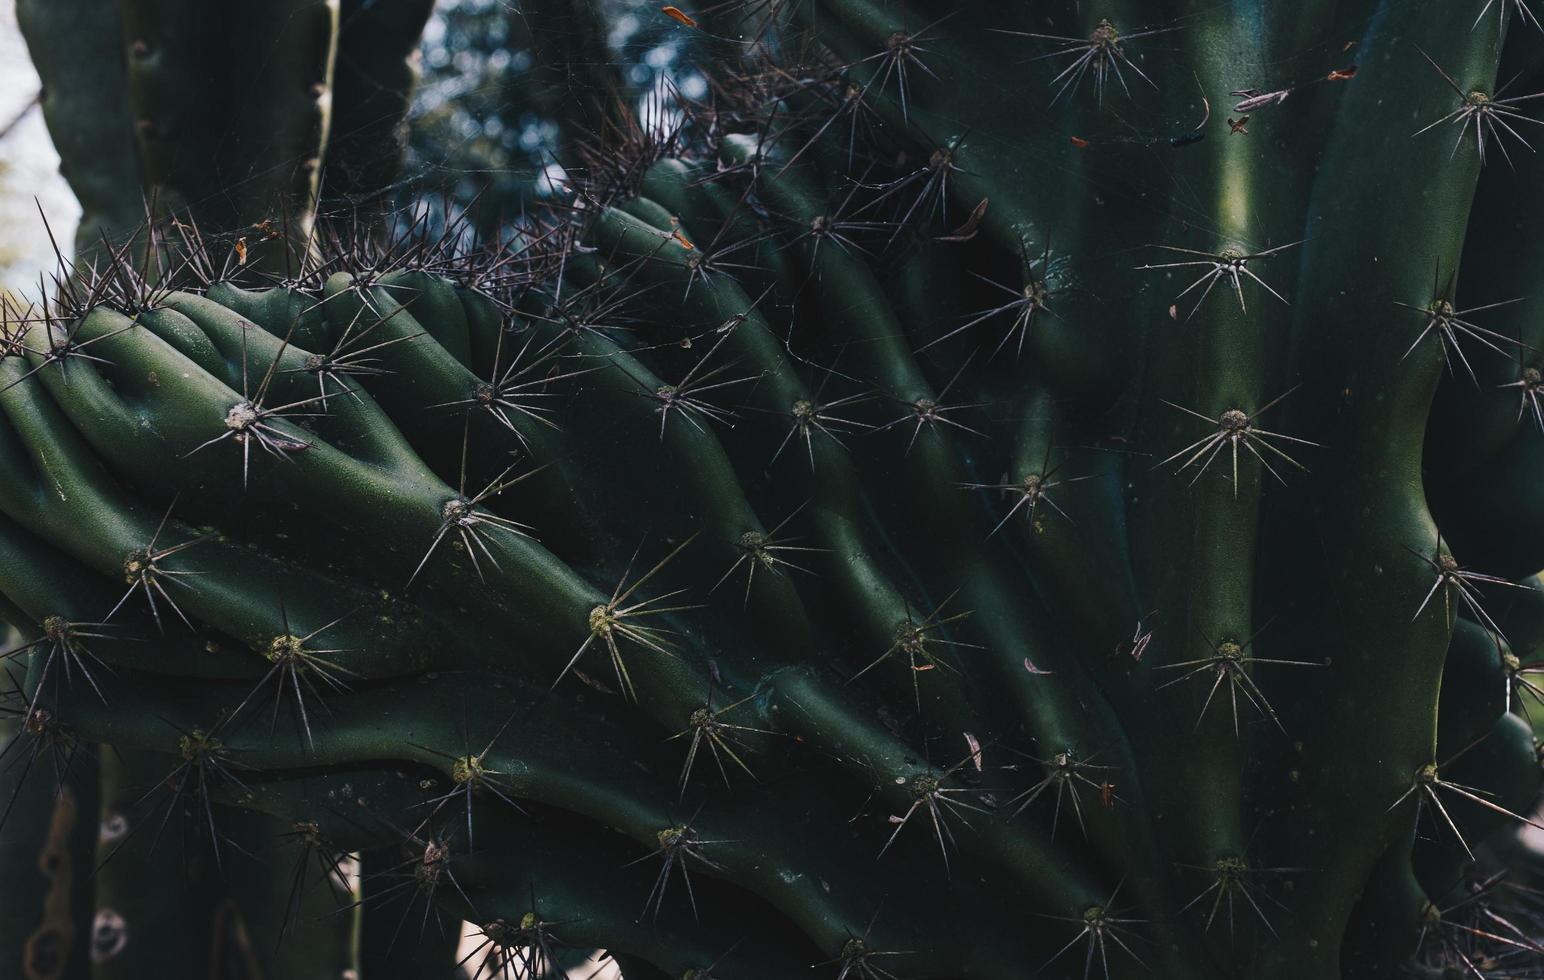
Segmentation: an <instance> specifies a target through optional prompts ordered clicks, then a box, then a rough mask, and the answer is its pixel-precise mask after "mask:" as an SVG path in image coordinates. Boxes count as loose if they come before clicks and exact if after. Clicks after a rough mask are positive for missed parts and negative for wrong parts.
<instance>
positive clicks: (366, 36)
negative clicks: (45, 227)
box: [17, 0, 432, 268]
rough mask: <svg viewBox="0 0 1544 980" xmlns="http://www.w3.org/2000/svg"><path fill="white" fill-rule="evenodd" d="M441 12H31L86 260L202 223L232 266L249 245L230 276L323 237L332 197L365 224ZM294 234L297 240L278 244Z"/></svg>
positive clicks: (148, 8) (384, 8)
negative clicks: (174, 220) (161, 223)
mask: <svg viewBox="0 0 1544 980" xmlns="http://www.w3.org/2000/svg"><path fill="white" fill-rule="evenodd" d="M431 7H432V4H431V3H430V2H429V0H393V2H390V3H387V2H356V0H348V2H346V3H343V4H342V5H341V8H340V4H339V0H261V2H258V0H235V2H230V3H223V2H222V3H207V2H204V0H121V2H120V0H68V2H65V3H54V2H51V0H21V2H20V3H19V4H18V6H17V14H18V19H19V21H20V23H21V25H22V28H23V31H24V33H25V35H26V38H27V43H28V46H29V49H30V50H31V51H32V54H33V59H34V62H35V63H36V65H37V68H38V72H39V74H40V75H41V76H42V78H43V82H44V89H43V94H44V99H43V109H44V115H45V118H46V119H47V121H48V126H49V132H50V133H52V134H53V137H54V143H55V146H56V147H57V148H58V150H59V155H60V159H61V170H62V171H63V173H64V176H65V177H66V179H68V180H69V182H70V186H71V187H72V188H73V189H74V190H75V192H76V195H77V196H78V197H79V198H80V201H81V205H82V208H83V212H84V213H83V214H82V218H81V224H80V228H79V232H78V233H77V238H76V263H77V264H78V265H80V266H82V267H84V266H86V265H88V264H89V263H90V262H91V261H92V260H93V259H95V260H96V261H99V262H105V261H106V259H107V257H108V254H109V252H110V251H111V250H112V249H116V248H121V247H122V246H123V243H124V242H125V241H128V240H130V239H132V238H133V236H134V235H135V234H136V232H137V231H140V230H142V226H143V225H144V224H145V220H146V214H147V209H148V210H149V211H150V212H151V213H152V214H153V216H154V217H157V218H159V217H162V216H166V215H175V216H177V217H178V218H179V219H181V220H183V221H192V222H194V223H195V224H196V225H197V227H198V229H199V230H200V234H201V235H203V236H205V237H206V238H207V239H209V240H210V241H209V243H208V244H209V245H210V247H212V248H217V249H218V250H219V251H220V253H221V256H222V259H223V257H224V253H225V251H226V250H227V248H228V247H229V245H230V244H231V243H234V242H236V241H238V240H239V241H241V243H242V249H241V254H240V255H239V256H237V257H235V258H234V259H233V261H237V262H238V264H244V265H250V266H252V267H254V268H256V267H259V266H262V265H263V264H264V263H265V261H267V260H268V256H270V255H272V256H274V261H275V262H276V263H281V260H282V257H283V256H284V255H285V254H287V252H288V251H289V250H291V249H294V248H296V247H301V248H303V247H304V246H305V243H307V242H309V241H310V240H311V237H312V236H313V234H314V229H313V219H314V214H315V212H316V209H317V207H318V202H319V195H321V194H322V192H323V191H324V189H325V191H326V205H327V206H328V207H329V208H331V209H334V210H337V209H345V210H354V211H356V212H358V211H359V210H360V209H363V211H364V213H365V215H366V218H367V220H368V218H369V217H370V216H371V215H373V214H374V213H375V211H374V210H373V209H374V208H375V207H376V206H378V204H379V199H380V197H381V195H382V194H383V193H384V192H385V191H386V190H387V189H388V187H389V185H390V184H391V182H392V180H393V179H394V178H395V177H396V175H397V172H398V170H399V168H400V166H401V162H402V153H403V150H402V126H403V117H404V115H405V114H406V112H407V107H408V104H409V102H410V100H411V98H412V93H413V89H414V86H415V85H416V83H417V77H418V76H417V69H416V58H417V44H418V40H419V37H420V35H421V34H422V31H423V27H424V23H425V21H426V19H427V18H428V14H429V10H430V9H431ZM335 73H336V75H335ZM334 135H335V136H336V137H337V138H336V139H333V138H332V137H333V136H334ZM173 233H174V234H177V233H178V232H176V231H174V232H173ZM280 234H283V235H285V236H287V237H288V239H289V241H288V242H285V243H279V244H274V242H275V240H276V238H277V236H279V235H280ZM216 242H217V243H218V244H217V245H216V244H214V243H216ZM140 245H141V247H142V246H143V242H141V243H140ZM280 267H282V264H281V266H280Z"/></svg>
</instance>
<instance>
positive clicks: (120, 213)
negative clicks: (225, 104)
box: [16, 0, 145, 259]
mask: <svg viewBox="0 0 1544 980" xmlns="http://www.w3.org/2000/svg"><path fill="white" fill-rule="evenodd" d="M16 20H17V22H18V24H20V26H21V29H22V33H23V34H24V35H25V37H26V39H27V47H28V50H29V51H31V52H32V63H33V65H35V66H36V68H37V71H38V75H39V76H41V77H42V79H43V117H44V119H46V120H47V122H48V131H49V133H51V134H52V135H53V139H54V146H55V148H56V149H57V150H58V151H59V160H60V164H59V169H60V172H61V173H63V175H64V178H65V179H66V180H67V181H69V183H70V189H71V190H73V191H74V192H75V197H76V199H77V200H78V201H79V202H80V206H81V216H80V228H79V231H78V233H77V235H76V245H75V251H76V255H77V256H79V257H81V258H83V259H84V258H87V257H89V256H90V255H92V254H95V253H96V252H97V250H98V249H99V248H100V247H101V244H102V236H103V235H104V234H105V235H106V236H107V237H108V238H109V239H110V240H116V239H117V238H118V237H120V236H121V235H122V234H123V232H124V230H125V229H132V228H134V227H136V226H137V225H138V224H139V223H140V222H141V221H142V220H143V219H144V215H145V208H144V198H143V196H142V194H141V190H140V188H141V186H142V183H143V176H142V169H141V166H140V161H139V157H138V155H137V153H136V151H135V145H134V119H133V115H132V113H131V112H130V110H129V103H128V89H127V87H126V86H125V85H124V84H123V78H124V73H125V68H124V52H123V41H122V30H121V28H120V26H119V23H118V11H117V8H116V7H115V6H113V5H112V4H110V3H103V2H100V0H68V2H61V3H56V2H53V0H19V2H18V3H17V4H16Z"/></svg>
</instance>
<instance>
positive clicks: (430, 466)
mask: <svg viewBox="0 0 1544 980" xmlns="http://www.w3.org/2000/svg"><path fill="white" fill-rule="evenodd" d="M937 8H938V5H929V4H924V3H921V2H919V0H913V2H909V3H900V2H892V3H887V4H883V5H881V4H879V3H877V2H874V0H797V2H795V0H789V2H774V3H766V2H765V0H762V2H748V3H740V4H728V5H720V6H719V7H717V8H713V9H711V10H704V11H701V13H702V17H701V18H700V19H699V18H697V17H694V16H693V14H692V13H691V12H690V11H686V10H682V9H677V8H669V9H670V10H672V11H674V14H673V15H672V14H669V13H667V12H662V13H660V14H659V16H674V17H675V18H676V20H677V21H678V22H679V23H680V25H681V26H680V30H682V31H683V32H691V31H698V32H703V31H707V30H713V31H716V32H719V34H720V36H718V37H715V38H713V39H712V41H713V43H712V44H711V45H710V46H709V47H710V48H711V50H712V51H714V52H715V55H714V57H715V58H716V59H718V60H717V62H716V63H715V65H714V66H713V67H714V68H715V74H716V76H717V78H716V82H715V85H714V87H713V97H712V98H711V99H708V100H705V101H703V102H701V103H697V102H691V101H689V100H684V99H683V102H682V118H681V120H680V124H679V126H671V127H667V128H666V129H664V130H663V131H661V129H660V128H659V127H657V126H655V127H651V126H650V125H648V124H647V120H645V121H642V122H640V121H638V120H625V121H623V122H622V123H621V124H618V125H615V126H612V127H609V128H607V129H606V130H604V132H602V133H597V134H594V135H593V137H592V138H591V139H589V140H588V141H586V142H585V144H584V153H585V157H586V166H584V167H583V168H580V167H572V168H570V180H569V182H568V183H567V184H566V185H565V187H564V188H563V191H564V193H563V195H562V197H561V200H559V201H558V202H557V203H555V204H554V205H553V206H552V207H551V208H549V209H548V210H547V211H546V212H545V213H542V214H536V215H532V216H530V217H528V218H527V219H526V220H524V221H522V222H521V223H519V224H518V225H517V226H516V227H515V229H514V230H513V232H512V233H511V234H510V235H509V236H508V237H507V238H505V239H504V240H500V241H497V242H469V241H468V240H467V237H466V236H465V235H463V234H461V226H460V225H459V224H458V223H456V222H451V223H450V224H449V225H448V226H447V227H446V228H444V229H443V233H440V232H437V231H432V230H430V229H429V228H428V226H427V224H426V223H424V222H413V223H411V224H409V225H407V226H406V227H399V228H396V229H389V228H388V229H385V230H379V229H371V228H369V227H364V228H362V229H361V228H360V226H359V225H357V224H353V225H348V226H346V227H344V228H343V229H342V230H341V231H338V232H337V233H334V234H324V235H320V236H306V242H305V243H304V244H303V245H300V246H295V245H294V242H295V236H281V237H280V238H279V239H278V241H280V242H282V243H286V244H289V245H290V246H291V250H290V251H289V252H287V253H286V256H287V261H286V262H285V263H284V264H283V266H282V268H283V269H284V270H285V271H284V272H283V274H280V273H279V272H277V271H273V270H275V269H277V268H279V267H280V266H278V264H277V263H276V262H274V263H270V265H269V267H268V268H269V272H268V274H267V275H266V276H264V275H260V274H259V271H260V270H253V269H248V268H243V267H241V266H240V265H239V264H236V265H233V264H231V263H228V262H224V261H223V256H221V255H216V254H214V252H213V247H212V246H209V245H207V244H201V242H203V241H204V240H203V239H201V238H200V237H198V236H181V237H173V236H150V240H151V241H152V242H154V243H156V245H157V246H158V247H159V248H161V249H163V250H164V252H162V253H157V254H160V255H161V256H162V259H161V261H158V262H155V263H149V264H147V265H146V266H144V267H141V266H137V265H133V264H131V263H129V262H128V261H127V260H125V259H124V258H123V257H122V256H118V257H117V258H115V259H113V260H112V261H111V262H110V263H109V264H108V265H107V266H105V267H96V268H93V269H88V268H85V267H80V268H76V269H73V270H67V271H68V274H65V275H61V276H60V277H59V278H60V282H61V283H62V286H61V292H60V293H59V294H58V295H56V296H54V297H52V298H51V299H50V300H49V302H48V304H47V305H46V306H44V307H40V308H39V309H36V310H33V311H27V312H24V313H23V314H22V315H21V316H19V317H18V318H16V319H15V320H14V321H12V322H8V323H7V325H6V330H5V344H4V348H3V353H4V355H5V356H4V357H3V358H0V594H3V596H4V598H5V603H4V605H3V606H0V611H3V612H4V614H5V616H6V618H7V620H8V621H12V625H14V626H15V627H17V628H18V629H19V630H21V631H22V632H23V634H24V637H25V642H24V643H23V645H21V646H19V647H18V648H17V649H16V651H14V652H13V653H12V655H11V659H12V661H13V662H14V663H15V664H16V672H17V676H16V680H17V682H18V683H17V685H16V690H15V691H14V692H13V694H12V696H11V698H10V702H9V703H10V705H11V710H12V713H13V714H14V715H15V716H16V719H17V721H16V722H15V723H13V724H16V725H17V727H18V735H17V736H16V737H15V738H14V739H13V741H12V742H11V743H10V747H9V748H8V749H7V752H8V754H15V755H17V756H18V757H24V758H43V757H44V753H48V752H55V751H58V750H59V747H60V746H61V745H66V744H75V743H76V742H100V743H102V744H104V745H107V746H113V747H121V748H122V749H123V750H124V751H126V752H128V753H130V758H133V759H136V760H139V759H151V760H154V759H160V760H162V770H161V775H160V776H159V777H153V778H151V779H148V780H144V781H145V782H148V783H151V784H152V785H153V789H152V791H151V792H148V793H147V794H146V796H145V800H144V805H145V806H146V807H153V808H161V809H160V810H154V811H153V812H156V813H158V814H161V813H164V815H165V817H166V819H167V821H168V823H167V825H168V826H169V827H170V826H175V827H178V828H180V836H182V837H183V839H184V841H186V842H188V843H186V844H185V846H187V847H190V848H193V849H194V851H193V852H192V853H196V854H198V855H200V856H201V859H203V860H209V861H214V862H216V863H217V864H219V865H222V866H223V865H224V864H225V863H226V862H229V863H230V864H231V865H232V866H235V865H237V864H239V863H240V862H241V854H242V853H243V852H245V851H249V850H251V849H252V848H253V847H255V846H257V845H256V844H254V843H252V840H251V836H250V835H253V834H258V833H260V832H261V829H262V828H263V827H264V826H269V825H271V824H272V823H273V822H274V821H277V822H279V823H280V824H282V825H283V826H287V827H289V828H290V831H289V833H290V834H291V835H292V837H293V839H294V840H295V841H297V842H298V843H299V844H300V845H301V849H302V850H303V851H304V854H303V855H302V861H303V862H304V861H318V860H319V861H320V862H321V864H322V866H323V867H324V868H325V867H327V866H328V865H329V864H330V863H332V862H334V861H335V860H336V855H338V854H341V853H346V852H355V851H361V852H365V853H366V855H367V857H366V861H365V875H366V878H365V880H366V886H365V898H364V900H363V903H362V909H361V910H360V912H361V915H362V919H363V922H364V925H363V926H362V932H361V935H362V936H363V937H364V942H365V943H366V945H367V949H366V950H365V951H364V954H363V955H364V960H363V962H368V963H372V964H378V965H377V966H376V967H375V969H376V970H377V971H386V970H391V969H393V967H392V966H391V960H392V955H391V953H392V950H393V949H394V948H395V947H396V944H398V943H406V944H409V945H411V944H414V943H415V942H418V943H419V945H420V947H427V946H432V945H433V942H434V941H435V937H437V936H439V935H441V933H440V932H438V931H437V929H436V924H438V925H439V928H440V929H445V930H447V931H451V930H450V924H451V923H454V922H456V921H459V920H462V919H466V920H469V921H471V922H473V923H476V924H478V926H479V927H480V929H481V939H480V942H481V946H480V947H479V952H478V954H476V958H475V960H474V961H471V962H469V963H468V964H467V967H468V972H469V973H471V974H472V975H474V976H475V977H478V978H483V977H490V978H491V977H498V978H512V977H522V978H524V977H531V978H534V977H539V976H548V975H553V971H554V969H555V967H554V965H553V964H554V963H555V961H556V960H557V958H558V956H559V955H560V954H561V952H562V951H563V950H564V949H569V948H577V949H585V948H595V947H599V948H604V949H608V950H612V951H614V954H615V956H614V958H615V960H616V961H617V963H618V964H620V966H621V968H622V970H623V971H624V973H625V975H626V976H627V977H628V978H630V980H637V978H639V977H644V978H647V977H655V976H661V975H663V976H668V977H680V978H688V977H689V978H693V980H705V978H707V977H717V976H723V977H740V978H751V980H762V978H765V980H774V978H786V977H791V976H811V975H813V976H830V977H837V978H899V977H907V978H922V977H936V978H967V977H973V978H994V980H995V978H1007V977H1024V976H1037V977H1038V976H1044V977H1082V978H1084V980H1088V978H1090V977H1096V976H1103V977H1128V976H1133V977H1134V976H1144V975H1153V976H1162V977H1175V978H1225V977H1251V978H1268V980H1274V978H1283V980H1284V978H1305V977H1306V978H1333V977H1357V978H1363V977H1396V976H1410V975H1414V976H1424V977H1431V978H1438V977H1447V976H1473V977H1481V978H1486V977H1495V978H1499V977H1516V976H1531V975H1534V974H1536V973H1537V972H1539V971H1540V970H1541V969H1544V947H1541V946H1540V941H1539V938H1538V937H1539V936H1540V935H1541V933H1544V909H1541V908H1540V905H1539V901H1538V895H1539V892H1538V891H1537V887H1538V874H1539V869H1540V864H1539V861H1540V858H1539V856H1538V854H1537V853H1536V852H1534V851H1530V850H1529V849H1528V846H1527V845H1526V843H1525V842H1524V841H1523V840H1522V839H1521V838H1520V837H1519V835H1518V833H1517V831H1518V830H1519V828H1520V827H1522V826H1523V825H1524V824H1527V823H1533V818H1532V817H1530V816H1529V814H1530V813H1531V812H1533V809H1534V806H1535V804H1536V803H1537V801H1538V797H1539V793H1540V788H1541V781H1544V769H1541V765H1540V750H1539V747H1538V743H1537V742H1536V741H1535V736H1534V733H1533V730H1532V728H1531V726H1530V724H1529V722H1530V721H1531V715H1530V712H1534V713H1536V712H1537V711H1538V710H1539V708H1540V703H1539V702H1540V701H1541V700H1544V698H1541V697H1540V694H1541V693H1544V678H1541V674H1544V660H1540V657H1541V654H1540V652H1539V650H1540V647H1541V645H1544V582H1541V581H1540V580H1539V578H1538V577H1537V576H1536V575H1535V574H1534V573H1536V572H1537V571H1538V570H1539V568H1541V567H1544V553H1541V550H1544V548H1541V546H1544V529H1541V528H1538V527H1537V526H1536V525H1537V518H1536V516H1535V515H1534V506H1533V505H1534V502H1535V501H1534V497H1535V496H1536V494H1535V493H1534V492H1533V485H1532V483H1531V482H1530V479H1529V477H1530V474H1532V473H1533V472H1534V468H1535V465H1536V461H1537V459H1538V458H1539V456H1538V454H1539V453H1540V452H1541V451H1544V441H1541V431H1540V430H1544V423H1541V421H1540V403H1539V401H1538V399H1539V397H1540V392H1541V391H1544V386H1541V384H1540V382H1539V380H1538V373H1539V371H1540V369H1541V364H1540V363H1539V362H1538V360H1537V345H1536V344H1535V343H1534V341H1540V343H1544V334H1541V327H1540V324H1539V316H1538V309H1537V303H1538V300H1537V299H1536V298H1534V297H1532V296H1530V295H1529V293H1530V290H1529V286H1530V285H1532V282H1533V280H1534V279H1536V277H1537V275H1538V264H1537V262H1536V261H1534V260H1535V259H1537V258H1539V256H1538V255H1537V254H1536V249H1537V246H1536V245H1535V244H1534V241H1533V239H1534V238H1535V237H1536V236H1530V235H1528V234H1526V233H1525V232H1524V231H1523V230H1522V229H1524V228H1525V225H1524V221H1525V220H1526V219H1524V218H1523V217H1521V216H1523V215H1526V214H1528V213H1532V212H1533V211H1534V210H1537V208H1535V205H1539V206H1541V207H1544V200H1541V194H1544V191H1541V185H1540V182H1539V181H1538V180H1537V179H1535V178H1536V176H1537V173H1538V171H1537V162H1536V160H1535V159H1534V158H1533V157H1532V155H1531V152H1530V149H1529V148H1528V147H1527V146H1526V145H1525V143H1524V138H1525V137H1526V136H1528V128H1529V126H1530V124H1531V123H1535V122H1537V121H1538V120H1537V119H1535V118H1534V116H1533V115H1531V114H1530V113H1531V112H1532V109H1531V108H1530V107H1531V106H1533V105H1534V103H1533V102H1531V101H1530V99H1533V98H1534V97H1535V93H1537V92H1539V90H1540V87H1541V86H1544V78H1541V77H1540V72H1539V70H1538V65H1539V62H1538V59H1537V57H1536V54H1537V51H1538V50H1540V47H1539V46H1540V45H1544V37H1540V35H1539V33H1538V32H1537V31H1535V30H1533V26H1534V23H1535V22H1534V21H1533V20H1532V13H1533V11H1532V8H1531V5H1530V4H1529V3H1526V2H1522V0H1518V2H1515V3H1510V4H1509V3H1505V2H1500V0H1492V2H1489V3H1485V2H1481V0H1474V2H1469V0H1465V2H1462V3H1460V2H1444V3H1440V4H1439V3H1425V4H1416V3H1408V2H1403V0H1381V2H1375V0H1358V2H1351V3H1341V4H1333V3H1328V2H1323V0H1308V2H1306V3H1302V4H1295V5H1292V6H1291V7H1290V8H1288V7H1286V6H1285V5H1276V4H1260V3H1243V4H1236V5H1232V6H1216V5H1211V6H1202V5H1194V4H1190V3H1185V2H1179V0H1175V2H1172V3H1163V4H1159V5H1153V4H1142V5H1138V4H1135V3H1131V2H1123V0H1111V2H1109V3H1107V4H1104V5H1103V9H1100V10H1097V11H1096V10H1089V9H1086V5H1078V4H1056V5H1053V9H1051V10H1041V9H1036V10H1034V11H1030V10H1027V9H1026V10H1018V9H1016V8H1015V9H1009V8H1007V7H1005V6H1004V5H998V4H990V3H986V2H984V0H982V2H972V3H968V4H962V5H958V6H954V7H951V8H950V9H948V10H940V9H937ZM733 36H743V37H745V38H754V39H756V40H755V41H754V42H753V43H748V44H745V45H743V46H739V50H737V45H735V44H734V43H733V40H732V37H733ZM577 43H579V42H576V44H577ZM571 54H572V52H571V51H565V52H564V57H565V58H567V57H571ZM387 60H388V61H390V60H391V59H387ZM391 63H393V64H394V63H395V62H394V61H392V62H391ZM1507 79H1511V81H1510V82H1507V81H1506V80H1507ZM1503 86H1504V87H1503ZM1228 93H1232V94H1231V96H1230V95H1229V94H1228ZM1198 121H1199V122H1198ZM1509 161H1510V162H1511V164H1513V166H1512V167H1508V162H1509ZM182 163H183V165H186V164H187V161H182ZM201 176H212V178H213V179H220V178H219V176H218V175H201ZM142 268H154V269H155V270H157V274H156V275H153V276H152V275H146V274H144V273H143V272H142V271H137V270H140V269H142ZM1433 270H1435V275H1434V273H1433ZM1460 273H1463V274H1462V275H1461V276H1460ZM1460 283H1461V284H1462V287H1463V288H1462V290H1460V289H1459V285H1460ZM1519 297H1521V298H1519ZM23 675H24V676H23ZM18 799H24V800H26V801H28V802H29V806H31V808H29V809H28V810H27V814H28V816H29V819H31V818H32V817H33V815H34V814H35V813H37V812H39V811H37V810H36V807H35V805H33V804H32V803H31V801H32V797H31V796H27V797H18ZM233 810H234V811H238V812H239V813H240V814H241V815H240V816H236V815H234V814H232V812H231V811H233ZM247 811H255V812H256V813H260V814H263V815H265V816H262V817H258V816H256V815H255V814H254V813H252V812H247ZM1534 826H1538V824H1536V823H1535V824H1534ZM3 833H10V830H9V828H7V829H6V830H5V831H3ZM0 853H3V852H0ZM109 867H111V865H110V864H109ZM305 867H306V865H305V864H304V863H303V864H302V865H301V868H302V870H303V869H304V868H305ZM232 873H233V874H234V872H232ZM321 877H323V878H325V877H326V876H325V875H323V876H321ZM296 880H297V881H298V882H300V883H301V884H302V885H305V886H306V888H309V882H310V881H311V880H312V879H311V878H308V877H306V876H305V875H304V874H301V875H300V876H299V877H297V878H296ZM306 888H303V889H302V890H303V891H305V890H306ZM258 892H259V890H255V889H254V890H253V891H252V892H251V893H252V894H257V893H258ZM289 910H290V909H289V908H288V907H286V909H285V911H286V912H287V911H289ZM264 911H265V912H266V913H267V914H269V915H271V914H272V912H273V909H272V908H268V909H265V910H264ZM281 916H282V913H281ZM420 940H421V942H420ZM426 955H428V954H426ZM445 955H447V954H445V953H444V952H443V951H441V953H440V958H439V959H438V960H431V962H439V963H445V962H446V961H445V959H444V957H445ZM812 968H813V969H812ZM417 969H419V970H420V971H425V970H430V969H435V968H433V967H427V966H426V967H422V968H417ZM367 972H369V971H368V970H367ZM447 972H448V970H447ZM286 975H287V974H286ZM376 975H379V974H378V973H377V974H376Z"/></svg>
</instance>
